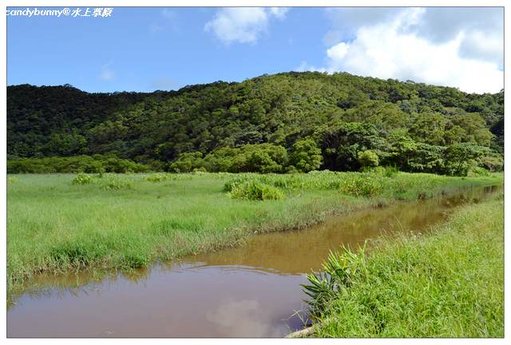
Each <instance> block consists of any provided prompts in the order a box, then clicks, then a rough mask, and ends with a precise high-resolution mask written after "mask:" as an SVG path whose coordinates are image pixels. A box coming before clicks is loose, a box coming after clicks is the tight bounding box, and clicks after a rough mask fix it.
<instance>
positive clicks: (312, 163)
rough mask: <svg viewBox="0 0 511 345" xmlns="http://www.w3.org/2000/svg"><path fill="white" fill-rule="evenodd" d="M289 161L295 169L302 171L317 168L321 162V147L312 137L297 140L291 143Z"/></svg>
mask: <svg viewBox="0 0 511 345" xmlns="http://www.w3.org/2000/svg"><path fill="white" fill-rule="evenodd" d="M290 162H291V164H292V165H293V166H294V167H295V168H296V169H298V170H300V171H303V172H309V171H312V170H317V169H319V167H320V166H321V164H322V163H323V156H322V155H321V149H320V148H319V147H318V146H317V145H316V143H315V142H314V140H313V139H312V138H306V139H301V140H298V141H297V142H296V143H294V144H293V149H292V151H291V157H290Z"/></svg>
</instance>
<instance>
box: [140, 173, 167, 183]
mask: <svg viewBox="0 0 511 345" xmlns="http://www.w3.org/2000/svg"><path fill="white" fill-rule="evenodd" d="M169 179H171V175H170V174H163V173H156V174H151V175H148V176H146V177H145V180H146V181H149V182H161V181H166V180H169Z"/></svg>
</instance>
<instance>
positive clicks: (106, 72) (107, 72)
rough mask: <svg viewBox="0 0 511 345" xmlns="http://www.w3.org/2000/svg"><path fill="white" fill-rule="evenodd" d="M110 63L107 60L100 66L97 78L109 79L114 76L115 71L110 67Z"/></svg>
mask: <svg viewBox="0 0 511 345" xmlns="http://www.w3.org/2000/svg"><path fill="white" fill-rule="evenodd" d="M111 65H112V63H111V62H109V63H107V64H104V65H103V66H101V71H100V73H99V79H101V80H105V81H110V80H113V79H114V78H115V72H114V71H113V70H112V68H111Z"/></svg>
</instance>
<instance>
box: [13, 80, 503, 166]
mask: <svg viewBox="0 0 511 345" xmlns="http://www.w3.org/2000/svg"><path fill="white" fill-rule="evenodd" d="M503 124H504V91H503V90H502V91H501V92H499V93H497V94H482V95H479V94H467V93H464V92H461V91H459V90H458V89H455V88H450V87H439V86H431V85H426V84H423V83H414V82H412V81H407V82H400V81H397V80H391V79H389V80H381V79H376V78H370V77H358V76H353V75H350V74H347V73H335V74H333V75H329V74H325V73H319V72H303V73H298V72H290V73H281V74H276V75H263V76H260V77H257V78H253V79H249V80H246V81H243V82H240V83H226V82H215V83H211V84H205V85H192V86H186V87H184V88H182V89H180V90H178V91H156V92H153V93H127V92H120V93H108V94H107V93H86V92H83V91H80V90H78V89H76V88H74V87H72V86H71V85H64V86H42V87H36V86H31V85H16V86H9V87H8V88H7V149H8V172H11V173H14V172H65V171H68V170H84V171H89V172H99V171H144V170H165V171H177V172H185V171H194V170H199V171H229V172H246V171H253V172H264V173H266V172H276V173H284V172H294V171H303V172H308V171H311V170H318V169H329V170H336V171H354V170H360V169H364V168H368V167H375V166H379V165H380V166H392V167H396V168H398V169H399V170H402V171H412V172H434V173H440V174H449V175H466V174H467V173H468V172H469V171H477V170H478V169H479V170H482V169H485V170H487V171H497V170H501V169H502V168H503V146H504V145H503V142H504V126H503Z"/></svg>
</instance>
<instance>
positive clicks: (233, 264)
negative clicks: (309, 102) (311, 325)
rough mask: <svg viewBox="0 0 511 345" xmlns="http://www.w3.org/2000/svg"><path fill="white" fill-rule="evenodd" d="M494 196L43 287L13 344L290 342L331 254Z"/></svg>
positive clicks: (462, 198) (29, 295)
mask: <svg viewBox="0 0 511 345" xmlns="http://www.w3.org/2000/svg"><path fill="white" fill-rule="evenodd" d="M496 190H497V188H496V187H486V188H471V189H466V190H464V191H463V192H460V193H458V194H455V195H450V196H440V197H436V198H433V199H429V200H419V201H413V202H395V203H392V204H391V205H389V206H386V207H381V208H368V209H364V210H360V211H356V212H353V213H350V214H348V215H342V216H333V217H330V218H328V219H327V220H326V221H325V222H323V223H321V224H318V225H315V226H312V227H309V228H306V229H303V230H299V231H288V232H278V233H269V234H260V235H255V236H252V237H251V238H249V239H248V240H247V242H246V244H245V245H243V246H240V247H236V248H231V249H225V250H221V251H218V252H214V253H210V254H201V255H196V256H191V257H185V258H183V259H181V260H179V261H176V262H172V263H165V264H163V263H162V264H156V265H154V266H152V267H150V268H147V269H142V270H137V271H135V272H133V273H131V274H129V275H126V274H119V275H116V276H112V277H108V278H105V279H101V280H95V279H94V277H91V276H89V275H88V274H87V273H79V274H69V275H65V276H49V277H44V278H40V279H39V281H38V282H37V285H38V286H44V288H38V289H36V290H35V291H27V292H26V293H24V294H23V295H21V296H19V297H18V298H17V299H16V301H15V304H14V305H12V306H11V307H10V308H9V309H8V311H7V335H8V337H193V338H196V337H208V338H214V337H283V336H285V335H286V334H288V333H290V332H292V331H295V330H298V329H301V328H303V327H304V322H305V320H306V317H307V316H306V303H305V302H304V299H305V298H306V297H307V296H306V295H305V293H304V292H303V290H302V287H301V285H300V284H305V283H307V279H306V274H307V273H311V272H312V271H318V270H320V269H321V265H322V263H323V262H324V260H325V259H326V257H327V256H328V253H329V251H331V250H338V249H339V248H340V247H341V246H343V245H345V246H350V247H352V248H356V247H358V246H360V245H363V244H364V242H365V241H366V240H369V241H371V240H373V239H376V238H378V236H380V235H382V234H392V233H396V232H412V233H424V232H427V231H428V229H429V228H430V227H431V226H432V225H435V224H438V223H440V222H442V221H445V220H446V217H447V216H448V215H449V214H450V213H451V212H452V211H453V210H454V209H455V207H457V206H459V205H462V204H466V203H471V202H479V201H480V200H482V199H483V198H485V197H487V196H488V195H489V194H491V193H493V192H495V191H496Z"/></svg>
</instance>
